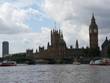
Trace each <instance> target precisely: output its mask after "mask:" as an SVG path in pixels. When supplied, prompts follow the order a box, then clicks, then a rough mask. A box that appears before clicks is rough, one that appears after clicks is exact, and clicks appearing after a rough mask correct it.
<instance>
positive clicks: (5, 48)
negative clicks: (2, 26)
mask: <svg viewBox="0 0 110 83" xmlns="http://www.w3.org/2000/svg"><path fill="white" fill-rule="evenodd" d="M7 55H9V43H8V41H3V43H2V56H3V57H5V56H7Z"/></svg>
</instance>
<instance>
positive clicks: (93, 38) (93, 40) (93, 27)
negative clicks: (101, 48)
mask: <svg viewBox="0 0 110 83" xmlns="http://www.w3.org/2000/svg"><path fill="white" fill-rule="evenodd" d="M89 38H90V40H89V42H90V48H98V26H97V24H96V22H95V17H94V14H93V15H92V19H91V24H90V26H89Z"/></svg>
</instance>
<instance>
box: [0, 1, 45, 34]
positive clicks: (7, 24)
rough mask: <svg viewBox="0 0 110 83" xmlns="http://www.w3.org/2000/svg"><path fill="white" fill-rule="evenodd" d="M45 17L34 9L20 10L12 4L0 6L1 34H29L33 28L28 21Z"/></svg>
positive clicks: (6, 3)
mask: <svg viewBox="0 0 110 83" xmlns="http://www.w3.org/2000/svg"><path fill="white" fill-rule="evenodd" d="M35 16H36V17H43V14H42V13H41V12H40V11H39V10H37V9H33V8H31V7H30V8H27V9H25V8H19V7H16V6H14V5H12V3H8V2H5V3H3V4H1V5H0V34H15V33H28V32H31V28H32V27H29V26H28V24H27V21H28V20H30V19H31V18H32V17H35Z"/></svg>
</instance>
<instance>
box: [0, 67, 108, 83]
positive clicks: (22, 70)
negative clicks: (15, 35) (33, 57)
mask: <svg viewBox="0 0 110 83" xmlns="http://www.w3.org/2000/svg"><path fill="white" fill-rule="evenodd" d="M0 83H110V66H90V65H27V66H14V67H0Z"/></svg>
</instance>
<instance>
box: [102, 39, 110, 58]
mask: <svg viewBox="0 0 110 83" xmlns="http://www.w3.org/2000/svg"><path fill="white" fill-rule="evenodd" d="M109 52H110V40H108V38H107V37H106V39H105V41H104V42H103V44H102V53H101V54H102V56H103V57H107V56H108V54H109ZM109 56H110V55H109Z"/></svg>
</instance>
